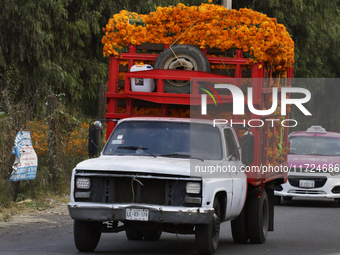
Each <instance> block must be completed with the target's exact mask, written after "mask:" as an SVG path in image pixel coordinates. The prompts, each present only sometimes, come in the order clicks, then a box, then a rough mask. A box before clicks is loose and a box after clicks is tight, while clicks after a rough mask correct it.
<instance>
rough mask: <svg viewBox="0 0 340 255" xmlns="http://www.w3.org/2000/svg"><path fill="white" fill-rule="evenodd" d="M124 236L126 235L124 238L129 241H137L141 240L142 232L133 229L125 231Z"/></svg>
mask: <svg viewBox="0 0 340 255" xmlns="http://www.w3.org/2000/svg"><path fill="white" fill-rule="evenodd" d="M125 235H126V238H127V239H129V240H131V241H137V240H142V239H143V232H142V231H140V230H138V229H135V228H131V229H126V230H125Z"/></svg>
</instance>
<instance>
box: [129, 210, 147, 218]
mask: <svg viewBox="0 0 340 255" xmlns="http://www.w3.org/2000/svg"><path fill="white" fill-rule="evenodd" d="M126 219H127V220H140V221H148V219H149V210H148V209H126Z"/></svg>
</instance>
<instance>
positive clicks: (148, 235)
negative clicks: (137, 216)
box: [143, 228, 162, 241]
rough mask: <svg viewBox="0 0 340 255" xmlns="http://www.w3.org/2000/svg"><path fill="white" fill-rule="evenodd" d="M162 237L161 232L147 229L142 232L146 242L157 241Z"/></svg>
mask: <svg viewBox="0 0 340 255" xmlns="http://www.w3.org/2000/svg"><path fill="white" fill-rule="evenodd" d="M161 235H162V230H161V229H160V228H159V229H147V230H143V236H144V239H145V240H147V241H157V240H159V238H160V237H161Z"/></svg>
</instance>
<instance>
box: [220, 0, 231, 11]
mask: <svg viewBox="0 0 340 255" xmlns="http://www.w3.org/2000/svg"><path fill="white" fill-rule="evenodd" d="M222 5H223V6H224V7H225V8H227V9H229V10H231V9H232V0H222Z"/></svg>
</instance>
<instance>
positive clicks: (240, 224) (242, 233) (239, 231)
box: [231, 206, 249, 243]
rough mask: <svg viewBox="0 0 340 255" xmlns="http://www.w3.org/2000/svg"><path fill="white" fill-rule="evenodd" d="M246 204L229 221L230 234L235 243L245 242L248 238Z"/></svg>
mask: <svg viewBox="0 0 340 255" xmlns="http://www.w3.org/2000/svg"><path fill="white" fill-rule="evenodd" d="M245 211H246V206H244V208H243V209H242V212H241V213H240V215H239V216H238V217H237V218H236V219H235V220H232V221H231V234H232V236H233V239H234V242H235V243H246V242H247V241H248V239H249V237H248V231H247V219H246V212H245Z"/></svg>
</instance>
